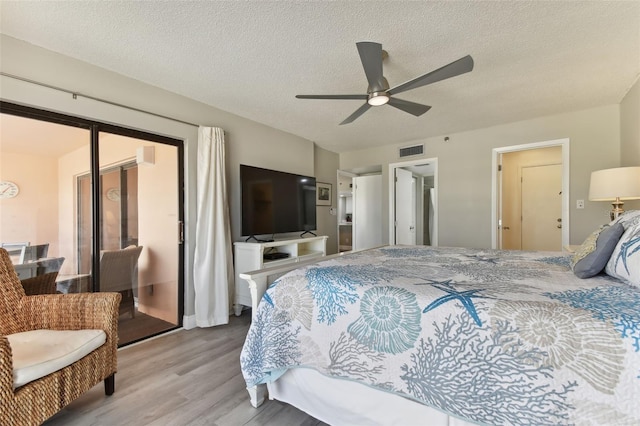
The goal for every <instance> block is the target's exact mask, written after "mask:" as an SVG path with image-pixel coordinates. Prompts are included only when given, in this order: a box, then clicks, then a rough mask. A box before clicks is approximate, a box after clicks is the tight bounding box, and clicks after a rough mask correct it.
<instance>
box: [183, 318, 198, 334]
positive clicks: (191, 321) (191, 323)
mask: <svg viewBox="0 0 640 426" xmlns="http://www.w3.org/2000/svg"><path fill="white" fill-rule="evenodd" d="M197 326H198V325H197V324H196V316H195V315H184V316H183V317H182V328H184V329H185V330H191V329H192V328H196V327H197Z"/></svg>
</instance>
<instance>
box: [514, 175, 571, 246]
mask: <svg viewBox="0 0 640 426" xmlns="http://www.w3.org/2000/svg"><path fill="white" fill-rule="evenodd" d="M522 250H552V251H560V250H562V165H561V164H552V165H547V166H535V167H523V168H522Z"/></svg>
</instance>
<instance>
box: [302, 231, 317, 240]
mask: <svg viewBox="0 0 640 426" xmlns="http://www.w3.org/2000/svg"><path fill="white" fill-rule="evenodd" d="M305 234H311V235H313V236H314V237H317V236H318V235H316V234H315V233H314V232H311V231H304V232H303V233H302V234H300V238H302V237H304V235H305Z"/></svg>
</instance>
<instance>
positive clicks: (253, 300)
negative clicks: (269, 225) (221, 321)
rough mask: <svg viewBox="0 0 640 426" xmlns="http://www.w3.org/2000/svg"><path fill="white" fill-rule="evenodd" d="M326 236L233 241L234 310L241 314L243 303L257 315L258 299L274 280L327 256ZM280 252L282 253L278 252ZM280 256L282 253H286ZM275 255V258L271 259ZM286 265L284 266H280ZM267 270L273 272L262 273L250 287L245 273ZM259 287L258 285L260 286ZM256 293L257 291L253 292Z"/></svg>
mask: <svg viewBox="0 0 640 426" xmlns="http://www.w3.org/2000/svg"><path fill="white" fill-rule="evenodd" d="M327 238H329V237H327V236H320V237H309V238H296V239H289V240H277V241H270V242H262V243H261V242H237V243H233V246H234V250H235V256H234V259H235V260H234V263H235V265H234V267H235V268H234V269H235V274H236V280H235V284H236V294H235V302H234V311H235V314H236V315H240V314H241V312H242V307H243V306H251V307H252V308H253V312H252V314H255V312H256V308H257V307H258V302H259V301H260V298H261V297H262V294H264V291H265V290H266V287H267V285H268V284H269V283H271V282H273V281H274V280H275V279H276V278H278V277H279V276H280V275H283V274H284V273H285V272H286V271H287V270H291V269H294V268H295V265H294V264H296V263H300V262H302V263H307V262H306V261H308V260H313V259H317V258H320V257H324V256H326V255H327ZM275 253H280V254H275ZM285 255H286V257H280V258H278V257H279V256H285ZM269 257H272V258H269ZM280 267H284V268H280ZM260 271H264V272H267V273H269V272H270V271H273V274H268V275H267V274H261V275H263V278H262V279H261V280H259V282H256V283H253V284H255V285H253V286H252V287H254V288H251V289H250V287H249V283H248V281H246V277H242V276H241V274H244V273H245V272H260ZM258 287H259V288H258ZM252 293H255V294H252Z"/></svg>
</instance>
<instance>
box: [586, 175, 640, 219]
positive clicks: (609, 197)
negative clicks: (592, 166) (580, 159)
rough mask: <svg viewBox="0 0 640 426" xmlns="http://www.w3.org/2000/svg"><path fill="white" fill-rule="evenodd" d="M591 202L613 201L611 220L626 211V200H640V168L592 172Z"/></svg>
mask: <svg viewBox="0 0 640 426" xmlns="http://www.w3.org/2000/svg"><path fill="white" fill-rule="evenodd" d="M589 200H590V201H611V205H612V206H613V209H612V210H611V212H610V216H611V220H614V219H616V218H617V217H618V216H620V215H621V214H622V213H624V210H623V209H622V205H623V204H624V202H623V201H625V200H640V167H617V168H614V169H604V170H598V171H595V172H591V182H590V184H589Z"/></svg>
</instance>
